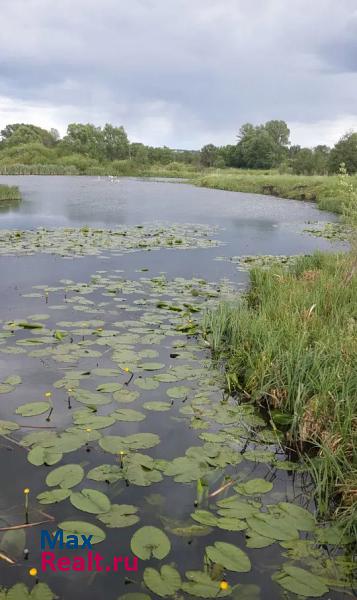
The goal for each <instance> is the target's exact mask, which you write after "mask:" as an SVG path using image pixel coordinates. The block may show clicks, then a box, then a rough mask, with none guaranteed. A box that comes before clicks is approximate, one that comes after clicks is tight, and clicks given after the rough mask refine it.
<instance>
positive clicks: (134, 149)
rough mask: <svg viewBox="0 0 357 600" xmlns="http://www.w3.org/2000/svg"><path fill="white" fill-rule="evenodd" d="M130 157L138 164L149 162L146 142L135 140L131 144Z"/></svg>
mask: <svg viewBox="0 0 357 600" xmlns="http://www.w3.org/2000/svg"><path fill="white" fill-rule="evenodd" d="M130 157H131V158H132V159H133V160H134V162H136V163H137V164H146V163H148V162H149V152H148V147H147V146H145V145H144V144H141V143H138V142H135V143H133V144H130Z"/></svg>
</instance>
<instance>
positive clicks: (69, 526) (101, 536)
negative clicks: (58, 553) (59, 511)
mask: <svg viewBox="0 0 357 600" xmlns="http://www.w3.org/2000/svg"><path fill="white" fill-rule="evenodd" d="M58 527H59V529H62V531H63V534H64V535H63V539H64V542H66V541H67V535H76V536H79V537H80V536H81V535H82V534H83V535H86V536H88V535H92V536H93V537H92V539H91V543H92V544H98V543H99V542H102V541H103V540H105V533H104V531H103V530H102V529H100V528H99V527H97V526H96V525H92V523H87V522H86V521H62V522H61V523H58Z"/></svg>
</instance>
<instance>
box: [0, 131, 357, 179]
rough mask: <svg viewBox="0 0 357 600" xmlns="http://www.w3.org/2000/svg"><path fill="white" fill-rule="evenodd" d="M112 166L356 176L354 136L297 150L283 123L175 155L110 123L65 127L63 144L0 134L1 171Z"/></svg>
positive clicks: (52, 137)
mask: <svg viewBox="0 0 357 600" xmlns="http://www.w3.org/2000/svg"><path fill="white" fill-rule="evenodd" d="M117 161H118V164H119V163H120V164H124V162H125V164H128V165H129V164H131V165H133V166H134V167H135V165H140V166H143V165H154V164H160V165H170V164H172V163H181V164H184V165H189V166H190V167H192V168H209V167H213V168H225V167H231V168H245V169H272V168H278V169H279V170H280V172H284V173H294V174H303V175H314V174H318V175H325V174H329V173H337V172H338V169H339V166H340V164H341V163H342V162H343V163H345V165H346V168H347V171H348V172H349V173H356V172H357V133H356V132H348V133H346V134H345V135H344V136H343V137H342V138H341V139H340V140H339V141H338V142H337V143H336V144H335V146H334V147H333V148H329V147H328V146H325V145H318V146H316V147H315V148H301V147H300V146H297V145H291V143H290V130H289V128H288V126H287V124H286V123H285V121H280V120H272V121H268V122H267V123H265V124H263V125H257V126H254V125H252V124H251V123H245V124H244V125H242V127H241V128H240V130H239V133H238V136H237V139H236V143H234V144H228V145H226V146H220V147H218V146H215V145H214V144H206V145H205V146H203V148H201V150H177V149H171V148H168V147H166V146H164V147H158V148H156V147H152V146H146V145H145V144H141V143H136V142H133V143H131V142H130V141H129V139H128V136H127V133H126V131H125V129H124V127H122V126H119V127H115V126H113V125H111V124H109V123H107V124H106V125H105V126H104V127H96V126H95V125H92V124H90V123H87V124H83V123H70V124H69V125H68V127H67V133H66V135H65V136H64V137H63V138H61V137H60V135H59V133H58V131H57V130H55V129H51V130H49V131H48V130H46V129H43V128H41V127H37V126H35V125H31V124H25V123H15V124H10V125H7V126H6V127H5V128H4V129H3V130H2V131H0V166H1V165H11V164H23V165H46V164H51V165H56V164H61V165H65V166H66V165H67V166H68V167H71V166H73V167H75V168H77V169H78V171H79V172H84V171H86V170H88V168H91V167H93V168H95V167H96V166H100V165H104V164H108V163H110V164H113V163H117Z"/></svg>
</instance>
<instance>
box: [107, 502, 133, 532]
mask: <svg viewBox="0 0 357 600" xmlns="http://www.w3.org/2000/svg"><path fill="white" fill-rule="evenodd" d="M137 511H138V508H137V507H136V506H132V505H131V504H112V505H111V507H110V510H109V511H108V512H106V513H103V514H100V515H98V519H99V520H100V521H102V523H105V525H106V526H107V527H130V526H131V525H135V523H137V522H138V521H139V517H138V515H137V514H136V513H137Z"/></svg>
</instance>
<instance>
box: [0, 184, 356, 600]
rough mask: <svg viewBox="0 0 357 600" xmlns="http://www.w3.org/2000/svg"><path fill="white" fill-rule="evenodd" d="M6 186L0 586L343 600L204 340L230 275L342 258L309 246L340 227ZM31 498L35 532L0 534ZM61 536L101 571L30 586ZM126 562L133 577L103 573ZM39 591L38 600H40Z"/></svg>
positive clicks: (272, 202)
mask: <svg viewBox="0 0 357 600" xmlns="http://www.w3.org/2000/svg"><path fill="white" fill-rule="evenodd" d="M0 183H7V184H9V185H19V187H20V189H21V192H22V195H23V202H22V203H21V204H20V205H18V206H15V207H12V208H11V207H6V208H3V210H2V212H0V230H1V231H0V272H1V279H0V326H1V329H0V382H2V383H0V399H1V404H0V419H1V420H0V434H1V435H2V438H1V440H2V441H1V442H0V477H1V482H2V484H1V494H0V553H1V552H4V553H5V555H6V556H7V557H10V558H11V560H13V561H14V563H15V564H10V563H9V562H8V561H6V560H4V559H2V560H0V586H1V585H2V586H4V587H5V588H6V589H8V588H11V586H14V585H15V584H17V583H19V582H23V583H24V584H25V585H26V586H28V587H29V588H30V589H31V588H32V587H33V585H34V583H35V582H34V580H33V579H31V577H30V575H29V574H28V570H29V568H31V567H35V568H37V569H38V579H39V582H40V584H41V583H46V584H48V585H49V587H50V588H51V590H52V592H53V594H57V596H59V597H60V598H64V599H65V600H67V599H68V600H69V599H72V598H78V599H79V600H82V599H83V600H84V599H95V598H105V599H108V600H116V599H117V598H119V597H121V596H123V595H124V594H130V596H126V598H125V600H145V597H144V596H143V595H141V596H139V595H138V594H147V595H148V596H149V597H151V598H156V597H160V596H161V597H162V596H167V597H176V598H182V597H184V598H186V597H187V598H189V597H191V596H192V597H216V596H218V597H221V596H224V595H227V594H228V595H229V596H230V597H233V598H237V599H238V598H239V599H242V600H259V599H261V600H263V599H266V598H274V599H275V598H296V597H297V596H296V595H295V594H294V593H293V592H294V591H300V593H303V592H304V597H313V596H314V597H317V596H321V597H324V598H331V599H332V598H333V599H336V600H337V599H342V598H344V597H347V595H346V594H347V592H346V593H345V592H344V591H343V590H342V589H336V588H341V582H342V583H343V577H344V574H343V569H342V568H341V564H337V563H336V562H333V561H332V556H331V554H330V547H329V546H328V545H326V542H327V541H331V540H333V536H334V535H335V532H334V530H333V529H328V530H327V529H325V528H321V527H318V528H317V529H316V528H315V525H314V523H313V518H312V516H311V513H313V510H314V507H313V504H312V502H311V497H310V492H311V482H310V481H309V478H308V477H307V475H306V473H305V472H304V471H302V470H301V469H300V467H298V468H295V467H296V465H295V467H294V465H293V464H291V463H290V462H289V461H288V459H287V457H286V456H285V455H284V453H283V451H282V448H281V446H280V444H279V443H278V441H277V439H276V437H275V436H274V435H273V434H272V432H271V431H270V430H269V428H268V427H267V425H266V423H265V421H264V419H263V418H262V416H261V415H260V414H258V413H256V412H254V411H253V409H252V408H251V407H250V406H248V405H243V406H242V405H239V403H238V402H237V401H236V400H235V399H233V398H227V397H225V395H224V393H223V378H222V373H221V372H220V371H216V370H215V369H214V368H213V366H212V364H211V361H210V355H209V351H208V349H207V347H205V343H204V340H202V339H201V337H200V336H199V335H198V327H197V323H198V322H199V319H200V314H201V313H202V311H203V310H205V309H207V308H209V307H211V306H215V305H216V304H217V302H219V300H220V299H222V298H225V297H231V295H232V293H236V292H237V291H239V290H240V289H242V288H244V287H245V286H246V284H247V281H248V275H247V273H246V271H243V270H237V269H236V266H235V265H234V264H233V263H232V262H231V261H230V260H229V257H231V256H240V255H268V254H271V255H293V254H301V253H311V252H313V251H314V250H315V249H318V248H320V249H323V250H327V251H328V250H331V249H336V248H338V247H339V246H338V244H337V243H334V244H333V243H331V242H329V241H327V240H324V239H322V238H314V237H311V236H309V235H308V234H307V233H304V231H303V230H304V228H306V227H307V223H311V222H316V221H319V222H323V221H335V220H336V217H335V216H334V215H331V214H328V213H321V212H320V211H318V210H317V208H316V206H314V205H313V204H311V203H305V202H296V201H290V200H289V201H288V200H281V199H277V198H272V197H267V196H256V195H252V194H238V193H230V192H223V191H216V190H207V189H200V188H195V187H193V186H191V185H187V184H184V183H173V182H168V181H155V180H149V181H147V180H139V179H132V178H122V179H120V180H110V179H108V178H102V179H97V178H94V177H0ZM158 223H159V224H158ZM138 225H140V226H143V227H142V228H141V227H140V228H138V227H137V226H138ZM109 229H110V230H111V231H112V232H113V231H116V230H118V231H119V233H118V232H117V233H111V234H108V233H107V230H109ZM24 230H29V231H28V232H27V233H24ZM108 236H109V237H108ZM108 240H109V241H108ZM222 257H225V258H226V259H227V260H215V259H217V258H222ZM9 377H10V379H9ZM19 377H20V378H21V381H20V379H19ZM39 403H40V404H39ZM63 465H80V467H78V466H77V467H68V468H67V471H66V470H64V471H63V470H62V471H55V470H56V469H58V468H59V467H62V466H63ZM94 469H95V470H94ZM51 472H54V474H53V475H51V476H50V477H49V478H48V475H49V473H51ZM25 488H30V493H29V495H28V502H29V513H28V518H29V522H30V523H33V522H37V521H44V523H43V524H40V525H37V526H32V527H27V528H22V529H21V528H20V529H15V530H14V529H13V530H11V529H10V530H8V531H5V529H6V528H9V527H13V526H14V525H19V524H23V523H24V518H25V508H24V503H25V498H26V495H24V491H23V490H24V489H25ZM221 488H223V489H221ZM81 490H84V492H83V491H82V492H81ZM88 490H89V492H88ZM93 490H94V492H93ZM98 492H99V493H98ZM230 498H232V500H230ZM55 500H57V502H55ZM217 503H218V504H217ZM297 507H298V508H297ZM299 507H300V508H299ZM302 509H307V510H308V511H311V512H310V514H309V512H308V511H307V510H302ZM192 515H193V517H192ZM73 521H75V522H76V523H75V525H73V524H72V525H71V526H70V525H69V524H68V522H73ZM59 523H61V524H62V527H63V529H64V530H65V531H67V532H71V531H72V532H74V531H77V532H81V533H84V532H85V531H87V530H86V529H83V527H84V525H83V523H85V524H87V525H86V526H87V527H88V526H89V527H90V526H95V527H97V528H98V527H99V530H95V533H96V535H97V536H99V538H98V541H99V540H101V541H100V543H98V544H96V545H94V546H93V552H95V551H98V552H99V553H100V555H101V556H103V557H104V565H106V566H108V567H111V568H110V570H109V569H107V570H106V568H105V567H104V572H98V573H95V572H89V573H88V572H74V571H57V572H48V571H47V572H45V573H44V572H42V571H41V568H40V565H41V548H40V532H41V529H46V530H48V531H51V532H54V531H56V529H57V525H58V524H59ZM88 524H89V525H88ZM146 526H148V527H154V528H156V529H154V530H152V529H151V530H150V529H149V530H141V528H142V527H146ZM1 528H2V529H1ZM157 529H159V530H160V532H161V533H160V532H158V531H157ZM137 531H139V533H138V534H136V532H137ZM134 534H135V536H134ZM133 536H134V539H133V541H132V538H133ZM140 537H142V538H143V539H142V540H140ZM103 538H104V539H103ZM298 538H300V541H297V540H298ZM222 542H223V546H221V545H220V543H222ZM217 544H218V545H217ZM224 544H229V545H228V546H225V545H224ZM25 547H26V548H27V549H28V550H29V558H28V560H24V556H23V549H24V548H25ZM55 553H56V557H57V558H59V557H60V556H74V555H76V554H78V555H80V556H82V557H84V556H85V555H86V554H87V551H86V550H79V551H78V552H76V551H75V550H64V551H58V550H56V551H55ZM152 553H153V554H154V556H151V557H150V555H151V554H152ZM155 553H156V554H157V556H155ZM134 554H137V555H138V556H139V561H138V570H137V571H136V572H134V571H133V572H128V573H125V572H124V569H123V568H119V570H118V572H113V568H112V565H113V557H114V556H122V557H125V556H130V562H131V563H132V557H133V555H134ZM145 554H147V555H148V556H147V558H146V557H145ZM0 556H1V555H0ZM222 563H224V564H222ZM163 565H169V566H170V567H171V568H168V569H167V568H166V570H165V569H164V571H162V572H161V577H160V575H159V573H158V570H160V569H161V567H163ZM296 568H297V569H296ZM300 568H302V569H305V571H307V574H306V572H305V571H299V569H300ZM152 569H156V570H157V571H156V572H154V571H152ZM173 569H174V570H173ZM294 569H295V570H294ZM179 576H180V578H181V580H180V578H179ZM272 576H273V579H272ZM126 577H127V578H128V579H127V580H126V579H125V578H126ZM144 580H145V584H146V585H145V584H144V583H143V581H144ZM222 580H226V581H227V582H228V586H229V587H228V589H227V590H225V589H220V581H222ZM279 581H280V583H279ZM282 581H283V584H284V585H282ZM40 584H37V586H36V588H37V590H38V591H37V592H36V593H37V596H36V598H37V600H41V598H43V600H46V599H47V598H51V597H52V595H51V594H50V593H49V591H48V590H47V589H44V588H41V587H40ZM337 584H338V585H337ZM309 591H310V592H311V596H310V595H309ZM23 593H24V591H23V589H20V587H18V588H16V589H15V592H14V594H15V595H14V596H12V597H13V598H16V595H17V597H18V598H21V599H22V598H23V597H24V598H25V597H26V595H22V596H21V594H23ZM132 594H135V595H132ZM33 597H34V596H33ZM0 598H1V599H2V596H1V593H0ZM16 600H17V599H16ZM35 600H36V599H35ZM146 600H147V599H146Z"/></svg>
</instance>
